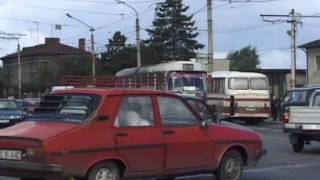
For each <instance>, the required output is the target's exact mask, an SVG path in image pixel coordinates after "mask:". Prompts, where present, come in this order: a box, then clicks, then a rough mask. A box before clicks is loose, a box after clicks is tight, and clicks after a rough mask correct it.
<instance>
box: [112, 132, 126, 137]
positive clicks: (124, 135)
mask: <svg viewBox="0 0 320 180" xmlns="http://www.w3.org/2000/svg"><path fill="white" fill-rule="evenodd" d="M114 135H115V136H116V137H127V136H128V134H127V133H115V134H114Z"/></svg>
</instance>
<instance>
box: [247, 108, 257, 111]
mask: <svg viewBox="0 0 320 180" xmlns="http://www.w3.org/2000/svg"><path fill="white" fill-rule="evenodd" d="M256 110H257V109H256V108H246V111H256Z"/></svg>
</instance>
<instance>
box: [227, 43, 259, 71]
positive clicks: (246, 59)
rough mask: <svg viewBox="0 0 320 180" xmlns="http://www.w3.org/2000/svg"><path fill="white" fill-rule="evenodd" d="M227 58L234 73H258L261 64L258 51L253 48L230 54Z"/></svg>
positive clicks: (247, 47) (245, 48) (249, 47)
mask: <svg viewBox="0 0 320 180" xmlns="http://www.w3.org/2000/svg"><path fill="white" fill-rule="evenodd" d="M227 58H228V59H229V60H230V69H231V70H232V71H245V72H252V71H256V70H257V68H258V66H259V64H260V60H259V55H258V54H257V49H256V48H255V47H251V46H246V47H244V48H242V49H240V50H237V51H234V52H230V53H229V54H228V56H227Z"/></svg>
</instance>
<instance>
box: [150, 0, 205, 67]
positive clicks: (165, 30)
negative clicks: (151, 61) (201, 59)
mask: <svg viewBox="0 0 320 180" xmlns="http://www.w3.org/2000/svg"><path fill="white" fill-rule="evenodd" d="M188 9H189V7H188V6H185V5H184V4H183V1H182V0H165V2H163V3H160V5H159V7H157V12H156V19H155V20H154V21H153V27H152V28H151V29H147V32H148V33H149V35H150V38H149V39H148V40H146V41H145V43H146V44H147V45H149V46H150V47H151V48H152V54H153V57H154V58H156V59H158V61H159V60H160V61H169V60H190V59H191V58H195V57H196V53H195V51H196V50H198V49H201V48H203V47H204V45H203V44H200V43H199V42H198V41H197V40H196V39H195V38H196V37H197V36H198V35H199V33H197V32H195V31H196V30H197V27H195V21H193V20H192V18H193V16H192V15H187V11H188Z"/></svg>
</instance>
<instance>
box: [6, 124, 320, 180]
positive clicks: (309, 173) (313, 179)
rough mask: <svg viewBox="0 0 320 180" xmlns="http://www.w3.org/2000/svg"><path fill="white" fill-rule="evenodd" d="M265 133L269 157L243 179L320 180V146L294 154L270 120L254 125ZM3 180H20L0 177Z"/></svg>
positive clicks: (205, 178) (202, 178) (197, 179)
mask: <svg viewBox="0 0 320 180" xmlns="http://www.w3.org/2000/svg"><path fill="white" fill-rule="evenodd" d="M250 127H252V128H253V129H255V130H256V131H258V132H260V133H262V134H263V137H264V146H265V148H266V149H267V150H268V155H267V156H264V157H263V158H262V159H261V160H260V161H259V163H258V165H257V167H253V168H246V169H245V170H244V173H243V178H242V180H302V179H308V180H319V179H320V178H319V175H320V172H319V169H320V143H316V142H314V143H312V144H311V145H308V146H306V147H305V149H304V151H303V152H302V153H294V152H293V151H292V150H291V146H290V144H289V141H288V135H287V134H284V133H283V132H282V130H281V124H279V123H273V122H272V121H267V122H265V123H262V124H259V125H254V126H250ZM178 179H179V180H215V178H214V176H213V175H198V176H190V177H181V178H178ZM0 180H18V179H17V178H8V177H0Z"/></svg>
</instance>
